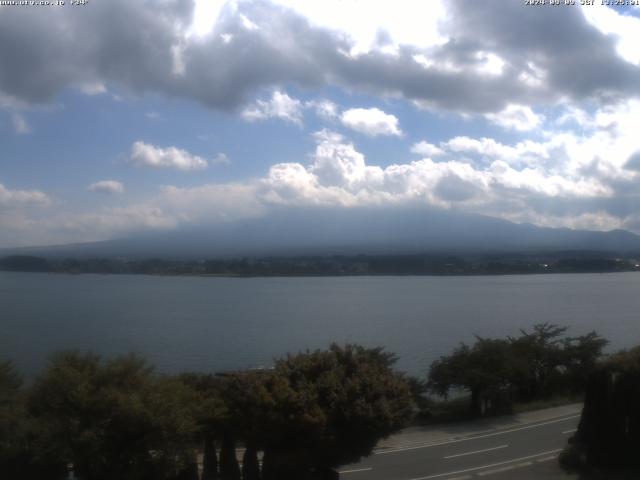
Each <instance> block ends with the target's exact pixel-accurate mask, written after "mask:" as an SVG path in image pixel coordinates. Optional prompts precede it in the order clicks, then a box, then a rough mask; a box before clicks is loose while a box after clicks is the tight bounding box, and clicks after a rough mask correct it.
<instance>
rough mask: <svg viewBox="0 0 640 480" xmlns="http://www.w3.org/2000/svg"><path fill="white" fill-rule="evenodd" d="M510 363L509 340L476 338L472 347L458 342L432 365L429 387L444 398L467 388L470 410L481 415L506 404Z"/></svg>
mask: <svg viewBox="0 0 640 480" xmlns="http://www.w3.org/2000/svg"><path fill="white" fill-rule="evenodd" d="M511 365H512V358H511V349H510V344H509V342H508V341H506V340H501V339H486V338H481V337H476V342H475V343H474V344H473V345H472V346H468V345H466V344H461V345H460V346H459V347H458V348H457V349H456V350H454V351H453V353H452V354H451V355H448V356H443V357H440V359H439V360H436V361H434V362H433V363H432V364H431V368H430V370H429V380H428V386H429V388H430V390H431V391H432V392H434V393H436V394H438V395H441V396H445V397H446V396H447V395H448V394H449V392H450V391H451V390H452V389H455V388H458V389H465V390H467V391H468V392H469V393H470V395H471V398H470V404H469V411H470V413H471V414H472V415H480V414H482V413H484V412H485V411H488V410H494V411H495V410H499V409H501V408H505V406H506V407H508V406H509V404H510V401H511V382H510V378H511V377H512V370H511Z"/></svg>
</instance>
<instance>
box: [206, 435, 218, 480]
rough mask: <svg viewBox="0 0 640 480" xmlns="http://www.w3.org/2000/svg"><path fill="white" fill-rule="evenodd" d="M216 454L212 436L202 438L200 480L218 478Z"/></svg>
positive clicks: (216, 479)
mask: <svg viewBox="0 0 640 480" xmlns="http://www.w3.org/2000/svg"><path fill="white" fill-rule="evenodd" d="M219 478H220V477H219V476H218V455H217V454H216V444H215V443H214V441H213V436H211V435H207V436H206V437H205V439H204V456H203V458H202V480H218V479H219Z"/></svg>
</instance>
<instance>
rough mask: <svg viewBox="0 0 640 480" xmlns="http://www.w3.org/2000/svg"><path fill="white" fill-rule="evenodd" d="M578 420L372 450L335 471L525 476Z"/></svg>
mask: <svg viewBox="0 0 640 480" xmlns="http://www.w3.org/2000/svg"><path fill="white" fill-rule="evenodd" d="M579 419H580V416H579V415H578V414H569V415H563V416H560V417H556V418H550V419H546V420H544V421H538V422H534V423H527V424H520V425H517V426H514V427H512V428H504V429H501V430H489V431H485V432H479V433H475V434H472V435H468V436H460V437H456V438H452V439H446V440H441V441H436V442H429V443H424V444H419V443H415V442H414V443H411V444H408V445H407V446H398V447H397V448H388V449H381V450H377V451H376V452H375V453H374V454H373V455H371V456H369V457H367V458H365V459H363V460H362V461H361V462H359V463H357V464H353V465H348V466H344V467H342V468H340V478H341V479H342V480H431V479H434V480H471V479H476V478H487V479H492V477H494V478H495V480H498V479H503V478H513V479H518V478H525V477H530V476H531V472H527V470H531V469H535V468H536V467H540V466H541V464H544V463H548V462H554V463H557V457H558V454H559V453H560V451H561V450H562V449H563V448H564V446H565V445H566V444H567V439H568V438H569V437H570V436H571V435H572V434H573V432H575V428H576V426H577V424H578V421H579Z"/></svg>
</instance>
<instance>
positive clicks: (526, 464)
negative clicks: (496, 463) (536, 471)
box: [478, 462, 533, 477]
mask: <svg viewBox="0 0 640 480" xmlns="http://www.w3.org/2000/svg"><path fill="white" fill-rule="evenodd" d="M531 465H533V463H531V462H522V463H517V464H515V465H509V466H508V467H501V468H494V469H493V470H485V471H484V472H480V473H478V476H479V477H485V476H487V475H493V474H496V473H502V472H508V471H509V470H514V469H516V468H523V467H530V466H531Z"/></svg>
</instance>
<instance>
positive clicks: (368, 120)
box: [340, 108, 402, 137]
mask: <svg viewBox="0 0 640 480" xmlns="http://www.w3.org/2000/svg"><path fill="white" fill-rule="evenodd" d="M340 120H341V122H342V124H343V125H344V126H345V127H347V128H350V129H351V130H355V131H356V132H360V133H364V134H365V135H368V136H370V137H377V136H379V135H396V136H401V135H402V131H401V130H400V128H399V127H398V119H397V118H396V117H395V116H394V115H390V114H388V113H384V112H383V111H382V110H380V109H378V108H352V109H349V110H346V111H344V112H342V115H341V116H340Z"/></svg>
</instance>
